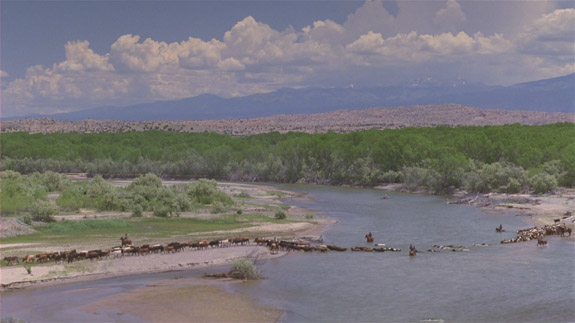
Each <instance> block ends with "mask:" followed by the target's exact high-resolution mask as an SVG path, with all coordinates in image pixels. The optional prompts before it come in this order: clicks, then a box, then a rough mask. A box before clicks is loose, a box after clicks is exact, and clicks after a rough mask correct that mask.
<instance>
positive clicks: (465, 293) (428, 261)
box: [234, 186, 575, 322]
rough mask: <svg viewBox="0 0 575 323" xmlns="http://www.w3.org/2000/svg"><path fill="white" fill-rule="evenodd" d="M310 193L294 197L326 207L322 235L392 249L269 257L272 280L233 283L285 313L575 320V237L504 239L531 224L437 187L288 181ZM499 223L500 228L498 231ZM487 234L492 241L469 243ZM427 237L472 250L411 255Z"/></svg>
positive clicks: (328, 317)
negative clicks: (329, 222) (424, 191)
mask: <svg viewBox="0 0 575 323" xmlns="http://www.w3.org/2000/svg"><path fill="white" fill-rule="evenodd" d="M285 188H287V189H292V190H299V189H301V190H304V191H306V192H310V196H311V197H313V198H314V199H315V201H313V202H309V203H298V204H297V205H299V206H303V207H309V208H312V209H317V210H321V211H323V212H326V214H328V215H329V216H331V217H335V218H337V219H338V221H339V223H338V224H336V225H334V226H332V227H331V228H330V229H329V230H328V231H327V232H325V233H324V235H323V237H324V242H325V243H326V244H336V245H341V246H346V247H351V246H362V245H367V244H366V243H365V240H364V239H363V236H364V235H365V233H367V232H369V231H371V232H372V234H373V236H374V237H375V242H376V243H386V244H387V245H388V246H392V247H396V248H401V249H402V250H403V252H400V253H392V252H384V253H355V252H354V253H352V252H346V253H336V252H330V253H327V254H317V253H314V254H303V253H297V254H294V255H290V256H289V257H284V258H282V259H277V260H273V261H269V262H267V263H266V264H264V265H263V266H262V267H261V269H262V271H263V273H264V275H265V276H267V277H269V279H267V280H264V281H262V282H261V283H258V284H253V285H239V286H234V288H237V289H238V290H239V291H243V292H248V293H250V294H252V295H255V296H257V297H259V298H262V299H264V300H266V302H268V303H270V304H273V305H275V306H277V307H279V308H282V309H285V310H286V314H285V315H284V317H283V319H282V320H283V321H285V322H293V321H313V322H318V321H323V322H358V321H359V322H374V321H377V322H382V321H383V322H403V321H406V322H419V321H425V320H430V319H432V320H443V321H446V322H465V321H467V322H571V321H575V306H574V305H575V286H574V283H575V280H574V273H575V263H574V260H575V245H574V244H573V243H572V242H568V241H565V240H562V239H559V238H549V240H550V241H549V246H547V247H537V246H536V242H535V241H533V242H526V243H521V244H514V245H501V244H499V241H500V240H501V239H503V238H511V237H513V236H514V234H513V232H515V230H517V229H519V228H524V227H526V226H528V225H527V223H526V219H525V218H524V217H519V216H513V215H505V216H502V215H490V214H487V213H484V212H483V211H482V210H480V209H477V208H474V207H469V206H462V205H446V204H445V199H444V198H441V197H436V196H426V195H411V194H391V193H387V195H388V196H389V197H390V198H389V199H387V200H382V199H381V196H383V195H384V193H382V192H381V191H378V190H363V189H346V188H333V187H308V186H305V187H301V186H285ZM499 224H502V225H503V227H504V228H505V229H506V230H507V232H505V233H496V232H495V227H496V226H498V225H499ZM474 243H487V244H489V246H488V247H474V246H472V245H473V244H474ZM409 244H414V245H415V246H416V247H417V249H418V250H420V251H426V250H427V249H433V248H432V247H431V245H432V244H440V245H447V244H453V245H463V246H468V247H469V248H470V251H469V252H452V251H444V250H442V251H441V252H439V253H428V252H421V253H418V254H417V256H415V257H409V256H408V254H407V250H408V248H409Z"/></svg>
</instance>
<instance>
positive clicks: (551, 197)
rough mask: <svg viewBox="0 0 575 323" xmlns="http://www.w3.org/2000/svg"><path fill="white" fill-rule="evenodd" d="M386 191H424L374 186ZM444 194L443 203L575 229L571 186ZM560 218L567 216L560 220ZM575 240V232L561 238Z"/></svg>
mask: <svg viewBox="0 0 575 323" xmlns="http://www.w3.org/2000/svg"><path fill="white" fill-rule="evenodd" d="M375 188H376V189H380V190H382V191H386V192H398V193H408V194H426V195H430V192H428V191H425V190H421V189H420V190H416V191H413V192H411V191H406V190H405V189H404V188H403V186H402V185H401V184H388V185H380V186H377V187H375ZM445 196H446V197H447V200H446V203H447V204H466V205H470V206H473V207H477V208H479V209H482V210H484V211H485V212H489V213H491V214H496V215H505V214H508V212H513V213H514V214H515V215H516V216H524V217H526V219H527V222H528V223H530V225H532V226H536V227H543V226H546V225H552V224H556V223H564V224H565V225H566V227H567V228H571V229H572V230H573V231H575V189H568V188H560V189H558V190H557V193H554V194H545V195H535V194H524V193H517V194H507V193H494V192H492V193H485V194H468V193H467V192H464V191H457V192H455V193H453V194H451V195H445ZM564 217H567V218H565V219H564ZM555 221H557V222H555ZM564 238H565V239H567V240H569V241H575V234H572V235H571V236H570V237H564Z"/></svg>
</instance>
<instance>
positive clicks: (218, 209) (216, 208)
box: [211, 201, 226, 214]
mask: <svg viewBox="0 0 575 323" xmlns="http://www.w3.org/2000/svg"><path fill="white" fill-rule="evenodd" d="M225 211H226V207H225V206H224V204H223V203H222V202H219V201H218V202H214V204H212V210H211V213H212V214H218V213H223V212H225Z"/></svg>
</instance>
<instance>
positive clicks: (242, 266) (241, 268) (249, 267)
mask: <svg viewBox="0 0 575 323" xmlns="http://www.w3.org/2000/svg"><path fill="white" fill-rule="evenodd" d="M230 275H231V276H232V277H233V278H236V279H247V280H256V279H261V278H262V276H261V274H260V272H259V271H258V269H257V268H256V265H254V263H253V262H252V261H251V260H249V259H247V258H242V259H240V260H239V261H237V262H236V263H234V264H233V265H232V269H231V271H230Z"/></svg>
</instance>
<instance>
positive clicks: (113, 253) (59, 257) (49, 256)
mask: <svg viewBox="0 0 575 323" xmlns="http://www.w3.org/2000/svg"><path fill="white" fill-rule="evenodd" d="M249 243H250V239H249V238H248V237H236V238H231V239H225V240H212V241H208V240H200V241H197V242H171V243H169V244H167V245H165V246H164V245H162V244H154V245H150V244H144V245H141V246H135V245H131V244H130V245H122V246H115V247H112V248H110V249H95V250H84V251H77V250H76V249H74V250H65V251H59V252H46V253H40V254H35V255H34V254H30V255H26V256H24V257H22V258H19V257H17V256H9V257H4V258H3V259H4V261H5V262H6V264H7V265H12V264H15V263H20V260H22V262H23V263H46V262H50V261H53V262H64V261H66V262H68V263H71V262H74V261H78V260H86V259H88V260H98V259H102V258H106V257H114V258H117V257H123V256H145V255H148V254H169V253H175V252H180V251H183V250H201V249H208V248H219V247H231V246H240V245H247V244H249Z"/></svg>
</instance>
